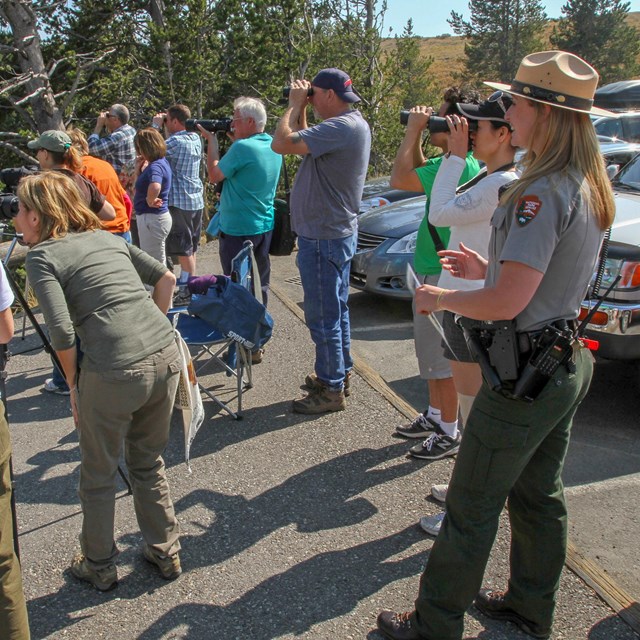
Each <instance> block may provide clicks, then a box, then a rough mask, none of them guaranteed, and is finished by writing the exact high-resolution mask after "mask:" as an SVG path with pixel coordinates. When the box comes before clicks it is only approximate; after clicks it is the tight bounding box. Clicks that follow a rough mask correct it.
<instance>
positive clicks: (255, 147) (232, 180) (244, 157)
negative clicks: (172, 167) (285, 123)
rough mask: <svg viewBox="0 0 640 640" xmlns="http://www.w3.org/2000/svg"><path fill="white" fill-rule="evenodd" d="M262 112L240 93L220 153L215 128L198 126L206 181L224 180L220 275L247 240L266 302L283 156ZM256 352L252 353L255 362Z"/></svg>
mask: <svg viewBox="0 0 640 640" xmlns="http://www.w3.org/2000/svg"><path fill="white" fill-rule="evenodd" d="M266 124H267V111H266V109H265V108H264V104H263V103H262V101H261V100H258V99H257V98H248V97H245V96H242V97H240V98H236V100H235V101H234V103H233V120H232V131H231V132H229V133H227V135H228V136H229V138H231V140H232V141H233V144H232V145H231V146H230V147H229V150H228V151H227V152H226V153H225V155H224V156H223V157H222V158H221V157H220V149H219V147H218V139H217V137H216V133H215V132H212V131H208V130H207V129H205V128H204V127H203V126H201V125H198V130H199V131H200V133H201V134H202V135H203V137H204V138H206V140H207V143H208V147H207V172H208V175H209V180H210V181H211V182H213V183H219V182H221V181H223V180H224V184H223V188H222V195H221V196H220V205H219V211H220V235H219V241H220V262H221V264H222V270H223V272H224V273H225V275H230V274H231V261H232V260H233V258H234V257H235V256H236V254H237V253H238V252H239V251H240V249H242V245H243V244H244V242H245V241H246V240H251V242H252V243H253V250H254V253H255V257H256V263H257V265H258V272H259V274H260V282H261V285H262V301H263V302H264V304H265V305H266V304H267V295H268V294H267V292H268V289H269V279H270V275H271V263H270V261H269V246H270V244H271V236H272V234H273V224H274V222H273V201H274V198H275V195H276V186H277V185H278V180H279V178H280V167H281V166H282V158H280V156H279V155H278V154H277V153H275V152H274V151H272V150H271V140H272V138H271V136H270V135H269V134H268V133H265V131H264V127H265V125H266ZM260 358H261V354H259V353H257V352H256V353H255V354H254V356H253V361H254V363H255V362H258V361H259V360H260Z"/></svg>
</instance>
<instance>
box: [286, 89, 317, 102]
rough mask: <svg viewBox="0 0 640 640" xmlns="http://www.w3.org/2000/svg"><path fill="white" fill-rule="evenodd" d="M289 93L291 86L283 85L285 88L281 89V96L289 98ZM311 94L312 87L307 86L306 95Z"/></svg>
mask: <svg viewBox="0 0 640 640" xmlns="http://www.w3.org/2000/svg"><path fill="white" fill-rule="evenodd" d="M290 93H291V87H285V88H284V89H283V90H282V97H283V98H284V99H285V100H288V99H289V94H290ZM312 95H313V87H309V88H308V89H307V96H312Z"/></svg>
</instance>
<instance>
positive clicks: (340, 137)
mask: <svg viewBox="0 0 640 640" xmlns="http://www.w3.org/2000/svg"><path fill="white" fill-rule="evenodd" d="M298 133H299V135H300V137H301V138H302V139H303V140H304V142H305V144H306V145H307V148H308V149H309V153H308V154H307V155H305V157H304V158H303V160H302V164H301V165H300V168H299V169H298V173H297V174H296V180H295V183H294V185H293V189H292V191H291V222H292V225H293V230H294V231H295V232H296V233H297V234H298V235H299V236H302V237H303V238H311V239H313V240H335V239H337V238H346V237H347V236H350V235H352V234H354V233H355V232H356V229H357V223H356V220H357V215H358V211H359V210H360V200H361V199H362V187H363V186H364V180H365V177H366V175H367V167H368V165H369V152H370V149H371V131H370V130H369V125H368V124H367V122H366V120H365V119H364V118H363V117H362V114H361V113H360V112H359V111H356V110H354V109H351V110H349V111H347V112H345V113H343V114H342V115H339V116H336V117H335V118H329V119H328V120H325V121H324V122H321V123H320V124H317V125H316V126H314V127H309V128H308V129H302V130H301V131H299V132H298Z"/></svg>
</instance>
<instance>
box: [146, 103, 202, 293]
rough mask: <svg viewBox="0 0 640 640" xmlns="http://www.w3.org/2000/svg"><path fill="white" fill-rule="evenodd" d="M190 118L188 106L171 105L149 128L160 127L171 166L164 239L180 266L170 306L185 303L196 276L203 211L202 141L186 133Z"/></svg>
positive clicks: (159, 114)
mask: <svg viewBox="0 0 640 640" xmlns="http://www.w3.org/2000/svg"><path fill="white" fill-rule="evenodd" d="M189 118H191V111H190V110H189V107H187V106H185V105H183V104H174V105H173V106H171V107H169V108H168V109H167V112H166V113H157V114H156V115H155V116H154V118H153V123H152V126H153V127H155V128H156V129H162V127H163V126H164V128H165V129H166V130H167V133H168V134H169V136H168V138H167V139H166V144H167V155H166V158H167V162H168V163H169V165H170V166H171V173H172V180H171V189H170V191H169V213H170V214H171V220H172V225H171V231H170V232H169V235H168V236H167V241H166V249H167V255H169V256H177V257H178V262H179V263H180V268H181V271H180V278H179V280H178V286H179V291H178V295H177V297H176V298H175V299H174V304H183V303H185V302H187V301H188V299H189V293H188V291H187V281H188V280H189V276H190V275H196V253H197V251H198V246H199V245H200V234H201V233H202V210H203V209H204V196H203V185H202V180H200V161H201V160H202V141H201V139H200V136H199V135H198V134H197V133H196V132H195V131H187V129H186V123H187V120H188V119H189Z"/></svg>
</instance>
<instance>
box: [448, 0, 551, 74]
mask: <svg viewBox="0 0 640 640" xmlns="http://www.w3.org/2000/svg"><path fill="white" fill-rule="evenodd" d="M469 13H470V15H471V21H470V22H467V21H466V20H463V19H462V15H461V14H459V13H456V12H455V11H452V12H451V19H450V20H448V22H449V24H450V25H451V28H452V29H453V31H454V33H455V34H456V35H462V36H464V37H465V38H467V39H468V40H467V43H466V44H465V55H466V61H465V78H466V79H471V78H474V79H477V80H495V81H502V82H511V80H512V79H513V77H514V76H515V73H516V71H517V69H518V65H519V64H520V61H521V60H522V58H523V57H524V56H526V55H527V54H529V53H532V52H533V51H539V50H541V49H542V48H543V46H542V41H541V35H542V30H543V27H544V25H545V21H546V18H547V16H546V14H545V12H544V10H543V8H542V6H541V4H540V2H539V1H538V0H471V1H470V2H469Z"/></svg>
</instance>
